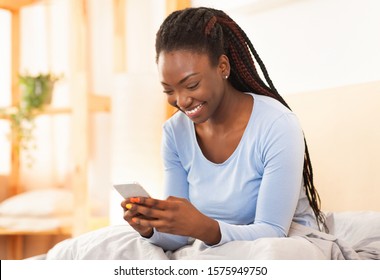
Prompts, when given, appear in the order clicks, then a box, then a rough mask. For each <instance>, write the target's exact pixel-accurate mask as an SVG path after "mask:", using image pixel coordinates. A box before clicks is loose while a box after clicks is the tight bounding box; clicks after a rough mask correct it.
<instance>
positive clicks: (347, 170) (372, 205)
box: [285, 81, 380, 211]
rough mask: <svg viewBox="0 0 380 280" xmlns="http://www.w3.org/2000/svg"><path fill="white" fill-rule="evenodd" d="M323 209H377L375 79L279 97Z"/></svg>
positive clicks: (379, 108) (379, 149)
mask: <svg viewBox="0 0 380 280" xmlns="http://www.w3.org/2000/svg"><path fill="white" fill-rule="evenodd" d="M285 99H286V101H287V102H288V104H289V106H290V107H291V108H292V110H293V111H294V112H295V113H296V114H297V116H298V118H299V120H300V122H301V125H302V127H303V130H304V133H305V137H306V140H307V143H308V147H309V152H310V157H311V161H312V165H313V171H314V180H315V186H316V188H317V190H318V192H319V194H320V196H321V200H322V209H323V210H324V211H360V210H376V211H380V81H376V82H370V83H365V84H359V85H352V86H346V87H341V88H333V89H326V90H322V91H316V92H309V93H302V94H301V93H300V94H292V95H288V96H285Z"/></svg>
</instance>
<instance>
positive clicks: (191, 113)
mask: <svg viewBox="0 0 380 280" xmlns="http://www.w3.org/2000/svg"><path fill="white" fill-rule="evenodd" d="M204 104H205V102H202V103H200V104H198V105H197V106H196V107H193V108H192V109H191V110H184V112H185V114H186V115H187V116H188V117H189V118H195V117H197V116H198V115H199V114H200V112H201V111H202V108H203V105H204Z"/></svg>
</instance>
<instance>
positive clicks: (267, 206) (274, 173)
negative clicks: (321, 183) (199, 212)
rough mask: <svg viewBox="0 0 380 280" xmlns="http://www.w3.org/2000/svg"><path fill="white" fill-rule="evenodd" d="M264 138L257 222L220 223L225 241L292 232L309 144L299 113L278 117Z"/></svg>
mask: <svg viewBox="0 0 380 280" xmlns="http://www.w3.org/2000/svg"><path fill="white" fill-rule="evenodd" d="M263 137H264V138H262V139H263V140H262V151H261V160H262V162H263V164H264V172H263V177H262V182H261V185H260V189H259V193H258V198H257V207H256V216H255V221H254V223H253V224H250V225H232V224H228V223H225V222H222V221H218V222H219V226H220V231H221V236H222V238H221V240H220V242H219V243H218V244H217V245H214V246H218V245H221V244H224V243H226V242H229V241H233V240H255V239H258V238H261V237H284V236H286V235H287V234H288V231H289V228H290V224H291V222H292V219H293V216H294V213H295V210H296V207H297V203H298V199H299V195H300V191H301V187H302V174H303V162H304V152H305V144H304V137H303V132H302V130H301V127H300V125H299V123H298V120H297V118H296V117H295V115H293V114H291V113H289V114H284V115H282V116H281V117H280V118H278V119H277V120H276V121H275V122H274V123H273V124H272V126H271V127H270V128H269V129H268V132H267V133H266V135H263Z"/></svg>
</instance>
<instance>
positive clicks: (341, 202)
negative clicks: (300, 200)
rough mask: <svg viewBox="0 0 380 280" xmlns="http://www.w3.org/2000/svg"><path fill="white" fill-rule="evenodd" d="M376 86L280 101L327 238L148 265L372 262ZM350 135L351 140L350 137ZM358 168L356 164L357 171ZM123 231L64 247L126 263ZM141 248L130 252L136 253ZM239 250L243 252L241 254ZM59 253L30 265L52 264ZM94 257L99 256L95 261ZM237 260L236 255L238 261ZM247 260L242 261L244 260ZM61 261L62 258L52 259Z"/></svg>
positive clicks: (377, 155)
mask: <svg viewBox="0 0 380 280" xmlns="http://www.w3.org/2000/svg"><path fill="white" fill-rule="evenodd" d="M379 93H380V82H371V83H366V84H360V85H353V86H348V87H341V88H334V89H328V90H323V91H318V92H311V93H306V94H294V95H290V96H289V97H287V100H288V103H289V104H290V106H291V107H292V108H293V111H295V113H296V114H297V116H298V117H299V118H300V121H301V124H302V126H303V128H304V131H305V135H306V138H307V140H308V144H309V149H310V153H311V156H312V162H313V167H314V176H315V182H316V185H317V188H318V190H319V193H320V195H321V198H322V210H323V211H324V212H325V214H326V217H327V224H328V227H329V230H330V234H329V235H323V234H318V233H316V232H313V231H312V230H311V231H309V230H308V229H305V228H302V227H299V225H297V224H294V223H293V224H292V227H291V229H290V232H289V238H278V239H275V240H274V239H271V240H265V239H262V240H257V241H254V242H250V243H249V244H248V243H244V241H243V242H239V241H234V242H231V244H228V245H227V246H224V245H223V246H221V247H220V248H213V249H210V248H202V244H200V243H197V244H195V245H196V246H195V247H196V250H195V251H194V250H189V249H186V248H185V249H184V250H182V251H179V252H174V253H173V252H168V253H166V254H163V253H162V250H161V251H157V252H151V253H150V255H148V256H147V258H150V259H178V258H180V259H186V258H187V259H189V258H190V259H191V258H194V259H242V258H249V259H308V258H314V257H315V258H317V259H364V260H368V259H380V203H379V201H380V177H379V176H377V172H378V171H377V170H378V167H379V166H380V149H379V147H378V143H380V127H379V125H378V120H379V119H380V112H379V110H378V109H379V108H380V94H379ZM353 132H355V133H353ZM358 163H359V164H358ZM127 232H129V229H128V225H117V226H111V227H106V228H102V229H99V230H96V231H93V232H89V233H86V234H84V235H82V236H81V237H80V238H79V239H77V240H76V241H73V239H68V240H65V241H64V242H62V243H60V245H59V247H61V248H62V247H73V242H74V243H75V246H74V247H76V250H77V252H80V254H81V255H82V256H87V258H89V259H127V258H128V251H127V250H126V247H125V246H126V244H127V243H128V238H135V237H136V235H133V234H132V233H131V234H132V235H131V236H128V234H130V233H128V234H127ZM300 238H303V239H307V240H308V241H309V242H311V243H314V244H316V245H317V247H318V246H319V248H320V249H321V251H323V254H322V255H318V253H317V254H316V255H315V256H310V254H309V255H308V254H304V253H303V251H305V250H303V249H305V248H297V245H296V243H294V242H293V241H294V240H297V239H300ZM144 242H145V241H144V240H141V242H140V241H139V242H138V243H136V244H137V245H135V247H134V250H136V251H139V250H144V248H145V247H146V243H144ZM242 248H244V249H242ZM58 251H59V250H55V249H52V250H50V251H49V253H48V255H39V256H36V257H34V258H33V259H46V258H47V257H48V258H54V257H58V256H57V255H56V254H59V253H58ZM99 252H102V253H101V254H99ZM242 252H244V253H242ZM246 252H249V253H246ZM60 257H62V256H60Z"/></svg>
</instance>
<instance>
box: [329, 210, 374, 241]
mask: <svg viewBox="0 0 380 280" xmlns="http://www.w3.org/2000/svg"><path fill="white" fill-rule="evenodd" d="M326 216H327V224H328V227H329V229H330V233H331V234H333V235H335V236H336V237H338V238H341V239H343V240H345V241H347V242H349V243H351V244H353V245H355V244H358V243H360V242H362V241H363V240H365V239H370V238H377V239H378V238H380V212H377V211H346V212H331V213H327V215H326Z"/></svg>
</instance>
